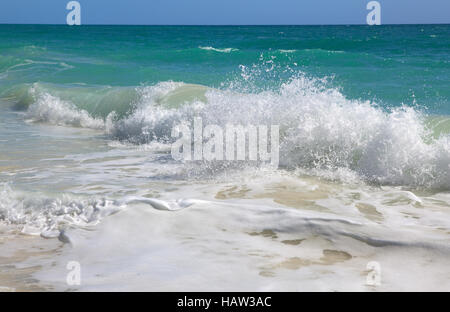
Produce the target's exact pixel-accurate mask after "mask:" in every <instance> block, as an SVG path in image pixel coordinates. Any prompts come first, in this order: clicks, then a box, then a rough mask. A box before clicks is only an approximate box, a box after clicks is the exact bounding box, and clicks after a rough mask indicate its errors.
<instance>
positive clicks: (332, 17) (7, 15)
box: [0, 0, 450, 25]
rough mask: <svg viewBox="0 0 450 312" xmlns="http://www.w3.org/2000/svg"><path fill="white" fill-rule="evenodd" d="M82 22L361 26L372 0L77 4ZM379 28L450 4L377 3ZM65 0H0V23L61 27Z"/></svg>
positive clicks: (436, 17)
mask: <svg viewBox="0 0 450 312" xmlns="http://www.w3.org/2000/svg"><path fill="white" fill-rule="evenodd" d="M78 1H79V2H80V4H81V8H82V17H81V18H82V24H150V25H152V24H170V25H180V24H182V25H191V24H195V25H203V24H207V25H217V24H219V25H224V24H225V25H228V24H244V25H245V24H247V25H248V24H364V23H365V22H366V14H367V12H368V11H367V10H366V5H367V3H368V2H369V1H370V0H78ZM378 1H379V2H380V4H381V9H382V20H381V22H382V23H383V24H405V23H406V24H428V23H450V0H378ZM68 2H69V0H1V1H0V23H17V24H29V23H33V24H64V23H65V22H66V14H67V12H68V11H67V10H66V4H67V3H68Z"/></svg>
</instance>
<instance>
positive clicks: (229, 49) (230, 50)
mask: <svg viewBox="0 0 450 312" xmlns="http://www.w3.org/2000/svg"><path fill="white" fill-rule="evenodd" d="M198 48H199V49H202V50H207V51H215V52H220V53H230V52H234V51H239V49H235V48H224V49H217V48H214V47H198Z"/></svg>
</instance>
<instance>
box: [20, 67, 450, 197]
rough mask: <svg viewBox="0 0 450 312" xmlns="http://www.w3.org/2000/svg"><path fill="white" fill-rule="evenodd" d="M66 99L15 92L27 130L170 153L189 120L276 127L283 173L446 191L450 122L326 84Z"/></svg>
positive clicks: (36, 88) (50, 89)
mask: <svg viewBox="0 0 450 312" xmlns="http://www.w3.org/2000/svg"><path fill="white" fill-rule="evenodd" d="M66 89H67V90H65V89H64V90H62V89H61V88H60V89H58V88H57V87H55V86H49V85H46V86H44V85H40V84H34V85H33V86H31V87H28V89H26V90H27V91H26V94H24V93H23V91H22V93H21V97H20V98H21V100H20V101H22V102H20V101H19V102H20V103H21V105H20V106H21V107H22V108H24V109H26V116H27V118H28V119H30V120H32V121H35V122H47V123H51V124H57V125H67V126H77V127H86V128H93V129H101V130H104V131H105V132H106V133H107V134H108V135H109V136H110V138H111V139H113V140H118V141H124V142H128V143H132V144H148V143H155V142H158V143H163V144H170V143H171V142H172V141H173V139H172V138H171V130H172V127H173V126H175V125H177V124H180V123H183V122H184V123H189V124H190V123H191V122H192V121H193V118H194V117H201V118H202V119H203V124H204V125H207V124H216V125H220V126H223V127H225V126H226V125H227V124H234V125H247V124H253V125H279V126H280V136H281V137H280V166H281V167H283V168H285V169H301V170H302V172H306V173H310V174H314V175H324V176H327V177H333V176H334V177H338V178H340V177H341V176H342V172H343V171H347V172H350V173H351V174H356V175H357V176H358V177H360V178H361V179H363V180H365V181H368V182H370V183H379V184H391V185H406V186H418V187H419V186H420V187H427V188H440V189H449V186H450V136H449V133H450V119H449V117H447V116H436V117H433V116H428V115H426V114H424V113H423V112H421V111H419V110H417V109H415V108H411V107H407V106H403V107H399V108H392V109H384V108H380V107H378V106H377V105H376V104H375V103H371V102H368V101H360V100H350V99H347V98H346V97H345V96H344V95H343V94H342V93H341V92H340V91H339V90H337V89H335V88H330V87H327V85H326V83H324V81H323V80H319V79H312V78H308V77H305V76H302V75H298V76H295V77H293V78H291V79H290V80H289V81H288V82H286V83H283V84H281V85H280V87H279V88H278V89H277V90H263V91H261V90H260V91H254V92H252V91H248V90H245V91H242V90H241V91H239V90H236V89H234V88H224V89H221V90H219V89H213V88H208V87H205V86H201V85H193V84H185V83H179V82H161V83H158V84H156V85H153V86H141V87H136V88H124V87H122V88H111V87H108V88H105V87H102V88H100V87H99V88H98V89H92V88H90V89H89V90H85V89H86V88H84V89H83V88H81V87H78V88H75V89H71V88H66ZM77 94H79V96H77ZM24 98H25V99H28V100H27V101H28V102H27V101H25V102H24V100H23V99H24ZM80 99H81V100H80ZM24 103H25V104H24ZM108 103H110V105H108ZM108 108H109V109H108ZM330 173H331V174H330Z"/></svg>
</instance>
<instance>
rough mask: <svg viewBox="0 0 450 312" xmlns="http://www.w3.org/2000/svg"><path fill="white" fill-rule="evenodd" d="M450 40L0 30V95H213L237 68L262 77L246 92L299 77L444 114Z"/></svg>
mask: <svg viewBox="0 0 450 312" xmlns="http://www.w3.org/2000/svg"><path fill="white" fill-rule="evenodd" d="M449 33H450V26H449V25H399V26H381V27H368V26H258V27H244V26H239V27H238V26H235V27H233V26H230V27H219V26H217V27H194V26H192V27H181V26H173V27H171V26H168V27H159V26H81V27H76V28H75V27H74V28H70V27H67V26H45V25H39V26H33V25H1V26H0V77H1V80H0V88H1V89H2V90H4V89H6V88H8V87H11V86H15V85H18V84H21V83H33V82H45V83H52V84H57V85H61V86H71V85H72V84H79V83H83V84H87V85H95V86H106V85H107V86H138V85H141V84H155V83H157V82H160V81H168V80H172V81H182V82H185V83H195V84H201V85H206V86H210V87H216V88H220V87H221V86H223V84H224V83H227V82H229V81H235V80H237V79H240V78H241V70H240V66H242V65H244V66H248V67H251V66H257V67H258V68H260V69H261V70H262V71H263V72H262V73H259V74H258V75H257V76H255V77H253V79H252V81H251V87H252V88H255V87H258V88H276V87H277V86H278V85H279V84H280V83H282V82H284V81H287V80H288V79H290V78H291V77H292V76H293V75H295V74H298V73H299V72H301V73H304V74H306V75H309V76H311V77H316V78H324V77H328V78H329V79H330V82H329V84H330V86H333V87H338V88H339V89H340V90H341V92H342V93H343V94H344V95H345V96H347V97H348V98H351V99H363V100H372V101H376V102H377V103H379V104H381V105H384V106H399V105H402V104H406V105H419V106H420V107H422V108H427V109H429V112H431V113H436V114H449V113H450V103H449V99H450V88H449V87H448V83H449V81H450V63H449V58H450V56H449V53H450V49H449V46H450V35H449ZM202 47H203V49H202ZM207 47H211V48H215V49H217V50H211V49H209V50H208V49H207ZM268 62H270V63H268ZM272 66H274V69H272V70H270V71H269V72H267V73H266V72H265V70H268V69H271V68H272Z"/></svg>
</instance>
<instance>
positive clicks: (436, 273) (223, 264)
mask: <svg viewBox="0 0 450 312" xmlns="http://www.w3.org/2000/svg"><path fill="white" fill-rule="evenodd" d="M194 117H201V118H202V120H203V123H204V124H215V125H219V126H222V127H225V126H226V125H227V124H234V125H248V124H253V125H279V127H280V161H279V167H278V168H271V167H268V166H264V165H261V164H256V163H254V162H251V161H238V162H233V163H231V164H230V163H228V164H225V165H224V163H223V162H214V161H213V162H206V161H195V162H189V161H184V162H183V161H176V160H174V159H173V158H172V157H171V153H170V151H171V144H172V143H173V141H174V139H173V138H172V137H171V131H172V129H173V127H174V126H176V125H179V124H181V123H187V124H191V123H192V121H193V118H194ZM71 261H76V262H77V263H79V264H80V267H81V283H80V285H72V284H70V283H69V284H68V283H67V280H66V277H67V274H68V273H69V271H70V270H69V269H68V267H67V263H69V262H71ZM449 268H450V25H397V26H390V25H385V26H376V27H370V26H223V27H222V26H211V27H209V26H79V27H69V26H51V25H0V290H36V289H44V290H154V291H160V290H169V291H172V290H179V291H194V290H208V291H221V290H235V291H237V290H239V291H241V290H242V291H264V290H270V291H277V290H291V291H297V290H320V291H323V290H327V291H336V290H337V291H339V290H357V291H378V290H446V291H450V269H449ZM374 274H375V275H376V277H374ZM374 281H375V282H374Z"/></svg>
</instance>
